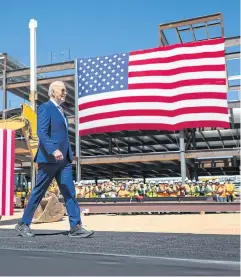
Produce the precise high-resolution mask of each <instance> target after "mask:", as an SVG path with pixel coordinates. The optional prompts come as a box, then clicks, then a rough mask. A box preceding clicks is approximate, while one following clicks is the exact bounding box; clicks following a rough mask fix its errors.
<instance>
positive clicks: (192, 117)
mask: <svg viewBox="0 0 241 277" xmlns="http://www.w3.org/2000/svg"><path fill="white" fill-rule="evenodd" d="M186 121H222V122H229V117H228V115H224V114H215V113H206V114H184V115H179V116H176V117H166V116H123V117H115V118H108V119H100V120H95V121H90V122H86V123H80V124H79V130H86V129H91V128H97V127H102V126H113V125H118V124H127V123H128V124H135V123H136V124H138V123H139V124H153V123H155V124H169V125H174V124H178V123H184V122H186Z"/></svg>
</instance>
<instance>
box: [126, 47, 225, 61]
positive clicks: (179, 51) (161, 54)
mask: <svg viewBox="0 0 241 277" xmlns="http://www.w3.org/2000/svg"><path fill="white" fill-rule="evenodd" d="M218 51H224V45H223V43H218V44H216V45H202V46H197V47H179V48H174V49H171V50H166V49H165V47H160V48H158V50H155V51H153V52H149V53H141V54H134V55H133V53H132V52H131V53H130V58H129V60H130V61H135V60H141V59H152V58H167V57H171V56H176V55H183V54H196V53H202V54H203V53H211V52H218Z"/></svg>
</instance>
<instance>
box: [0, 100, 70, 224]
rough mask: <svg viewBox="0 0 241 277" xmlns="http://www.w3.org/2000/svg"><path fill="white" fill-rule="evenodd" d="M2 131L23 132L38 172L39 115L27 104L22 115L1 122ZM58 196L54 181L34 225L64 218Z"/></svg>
mask: <svg viewBox="0 0 241 277" xmlns="http://www.w3.org/2000/svg"><path fill="white" fill-rule="evenodd" d="M0 129H11V130H22V133H23V135H24V138H25V141H26V144H27V147H28V150H29V152H30V156H31V162H32V163H33V164H34V166H35V168H36V170H37V169H38V167H37V164H36V163H34V157H35V155H36V153H37V149H38V142H39V139H38V135H37V114H36V113H35V112H34V111H33V110H32V108H31V107H30V106H28V105H27V104H25V103H24V104H22V105H21V115H20V116H14V117H11V118H8V119H5V120H0ZM30 193H31V189H29V191H28V194H27V195H26V198H25V201H24V204H25V205H26V203H27V200H28V197H29V195H30ZM18 194H19V192H18ZM58 196H59V189H58V185H57V182H56V180H55V179H54V180H53V182H52V184H51V185H50V187H49V190H48V191H47V193H46V195H45V197H44V198H43V199H42V201H41V203H40V205H39V207H38V208H37V210H36V212H35V214H34V219H33V223H40V222H54V221H58V220H61V219H62V218H63V216H64V214H65V208H64V206H63V205H62V204H61V203H60V202H59V200H58Z"/></svg>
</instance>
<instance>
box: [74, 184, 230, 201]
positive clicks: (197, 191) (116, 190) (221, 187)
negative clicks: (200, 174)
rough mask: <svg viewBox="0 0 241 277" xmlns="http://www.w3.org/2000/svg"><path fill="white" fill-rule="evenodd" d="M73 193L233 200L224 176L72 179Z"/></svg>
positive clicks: (103, 195) (100, 195)
mask: <svg viewBox="0 0 241 277" xmlns="http://www.w3.org/2000/svg"><path fill="white" fill-rule="evenodd" d="M75 187H76V196H77V197H78V198H122V197H127V198H136V199H137V200H139V201H141V200H142V199H143V197H152V198H153V197H178V196H183V197H185V196H189V197H198V196H210V197H215V198H216V200H217V201H218V202H233V201H234V197H235V187H234V185H233V184H232V182H231V181H230V179H227V180H226V182H220V181H219V180H208V181H197V182H196V181H191V180H186V182H185V184H182V182H181V181H150V182H147V183H142V182H140V181H137V180H136V181H104V182H100V183H98V184H93V183H91V182H89V183H83V182H79V183H78V182H76V183H75Z"/></svg>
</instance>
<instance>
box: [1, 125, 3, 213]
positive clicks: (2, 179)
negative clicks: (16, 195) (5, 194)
mask: <svg viewBox="0 0 241 277" xmlns="http://www.w3.org/2000/svg"><path fill="white" fill-rule="evenodd" d="M2 164H3V130H2V129H0V215H2V188H3V187H2V184H3V175H2V174H3V172H2Z"/></svg>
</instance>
